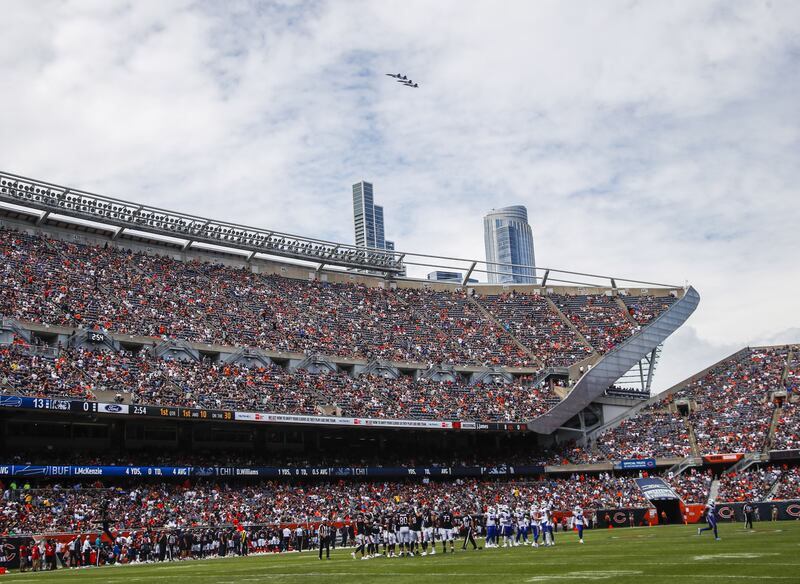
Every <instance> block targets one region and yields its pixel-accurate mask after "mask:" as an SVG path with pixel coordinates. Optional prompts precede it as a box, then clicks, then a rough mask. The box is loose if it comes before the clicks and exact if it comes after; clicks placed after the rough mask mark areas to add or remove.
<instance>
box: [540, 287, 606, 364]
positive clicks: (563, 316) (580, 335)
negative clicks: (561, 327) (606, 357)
mask: <svg viewBox="0 0 800 584" xmlns="http://www.w3.org/2000/svg"><path fill="white" fill-rule="evenodd" d="M544 298H545V300H547V304H549V305H550V310H552V311H553V312H555V313H556V314H557V315H558V316H559V318H561V321H562V322H563V323H564V324H566V325H567V326H568V327H569V328H570V329H572V332H573V333H575V335H577V337H578V338H579V339H580V340H581V342H582V343H583V344H584V345H586V346H587V347H588V348H589V349H590V350H591V351H592V354H591V357H597V356H598V353H597V351H595V350H594V347H593V346H592V345H591V343H590V342H589V341H587V340H586V337H584V336H583V333H582V332H581V331H579V330H578V327H576V326H575V325H574V324H573V323H572V321H571V320H570V319H569V318H567V315H566V314H564V313H563V312H561V309H559V308H558V306H556V303H555V302H553V300H552V299H551V298H550V297H549V296H545V297H544Z"/></svg>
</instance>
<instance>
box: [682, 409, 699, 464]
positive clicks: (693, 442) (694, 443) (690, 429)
mask: <svg viewBox="0 0 800 584" xmlns="http://www.w3.org/2000/svg"><path fill="white" fill-rule="evenodd" d="M683 421H684V423H685V424H686V430H687V431H688V432H689V444H691V445H692V456H695V457H698V458H699V457H700V456H701V455H700V447H699V446H698V445H697V436H696V435H695V433H694V427H693V426H692V423H691V422H690V421H689V418H688V417H686V418H683Z"/></svg>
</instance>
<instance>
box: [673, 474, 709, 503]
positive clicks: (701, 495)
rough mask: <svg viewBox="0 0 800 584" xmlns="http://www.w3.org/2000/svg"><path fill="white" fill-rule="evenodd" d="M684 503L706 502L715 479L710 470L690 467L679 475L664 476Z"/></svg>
mask: <svg viewBox="0 0 800 584" xmlns="http://www.w3.org/2000/svg"><path fill="white" fill-rule="evenodd" d="M664 478H665V479H666V480H667V482H668V483H669V484H670V486H671V487H672V488H673V489H674V490H675V492H676V493H677V494H678V495H679V496H680V498H681V499H683V502H684V503H702V504H705V502H706V500H707V499H708V493H709V491H710V489H711V482H712V480H713V479H714V477H713V474H712V473H711V472H710V471H706V470H700V469H695V468H690V469H689V470H688V471H686V472H684V473H682V474H679V475H678V476H666V477H664Z"/></svg>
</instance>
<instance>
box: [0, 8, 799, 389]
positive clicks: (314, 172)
mask: <svg viewBox="0 0 800 584" xmlns="http://www.w3.org/2000/svg"><path fill="white" fill-rule="evenodd" d="M3 12H4V21H5V23H6V26H4V30H3V35H2V39H1V40H0V72H2V74H0V128H2V129H3V132H2V133H3V137H4V138H5V139H4V140H1V141H0V169H2V170H5V171H7V172H12V173H16V174H21V175H24V176H30V177H34V178H39V179H42V180H47V181H50V182H54V183H57V184H65V185H68V186H73V187H77V188H82V189H85V190H89V191H93V192H99V193H103V194H107V195H110V196H114V197H118V198H122V199H127V200H132V201H136V202H142V203H148V204H153V205H157V206H160V207H163V208H167V209H172V210H177V211H183V212H187V213H194V214H198V215H202V216H210V217H213V218H217V219H225V220H230V221H237V222H242V223H245V224H248V225H255V226H259V227H266V228H272V229H278V230H281V231H286V232H290V233H298V234H301V235H307V236H313V237H320V238H325V239H331V240H336V241H343V242H348V243H351V242H352V241H353V219H352V199H351V196H352V195H351V184H352V183H353V182H356V181H358V180H362V179H364V180H367V181H371V182H372V183H373V184H374V187H375V198H376V202H377V203H380V204H382V205H383V206H384V209H385V211H384V212H385V215H386V237H387V239H392V240H394V241H395V242H396V245H397V248H398V249H400V250H403V251H411V252H424V253H430V254H436V255H447V256H457V257H474V258H478V259H482V258H483V257H484V247H483V231H482V216H483V214H485V213H486V212H487V211H488V210H489V209H492V208H496V207H502V206H506V205H511V204H523V205H526V206H527V208H528V214H529V219H530V222H531V224H532V227H533V230H534V238H535V247H536V258H537V264H538V265H540V266H548V267H553V268H564V269H572V270H577V271H586V272H592V273H599V274H609V275H615V276H619V277H628V278H635V279H640V280H647V281H655V282H667V283H675V284H681V285H683V284H685V283H689V284H691V285H693V286H694V287H695V288H696V289H697V290H698V292H699V293H700V295H701V302H700V306H699V308H698V309H697V311H696V312H695V314H694V315H693V316H692V317H691V318H690V320H689V321H687V323H686V324H685V325H684V326H683V327H682V328H681V329H679V330H678V331H677V332H676V333H675V334H674V335H673V336H672V337H671V338H670V339H669V340H668V341H667V343H666V345H665V348H664V352H663V355H662V361H661V363H660V365H659V369H658V371H657V373H656V377H655V386H654V387H655V389H656V390H662V389H664V388H666V387H669V386H670V385H672V384H674V383H676V382H678V381H680V380H681V379H683V378H685V377H688V376H689V375H691V374H693V373H695V372H696V371H698V370H699V369H702V368H704V367H706V366H708V365H710V364H711V363H713V362H714V361H716V360H718V359H720V358H722V357H725V356H727V355H729V354H731V353H732V352H734V351H735V350H737V349H739V348H741V347H743V346H746V345H755V344H767V343H785V342H800V300H799V299H800V259H799V258H800V254H798V246H797V241H798V236H797V234H796V233H797V229H798V228H799V227H800V186H798V185H800V97H798V96H800V3H798V2H796V1H794V0H786V1H781V0H769V1H755V0H752V1H746V2H741V1H735V0H724V1H719V2H714V1H701V0H676V1H673V2H643V1H641V2H640V1H631V0H627V1H611V0H599V1H598V0H593V1H579V0H571V1H569V2H563V1H546V0H537V1H536V2H529V1H520V2H513V1H507V2H502V3H498V2H490V1H486V2H484V1H477V0H458V1H443V0H441V1H440V0H427V1H419V2H417V1H408V0H403V1H397V2H395V1H389V0H380V1H378V0H376V1H373V2H361V1H357V0H348V1H346V2H342V1H339V2H323V1H310V2H302V1H297V2H295V1H286V2H241V1H240V2H235V1H232V2H211V1H209V2H188V1H179V0H174V1H165V0H158V1H150V0H137V1H135V2H116V1H111V0H81V1H55V0H51V1H48V0H37V2H30V1H28V0H23V1H15V0H7V1H6V2H4V3H3ZM397 72H402V73H405V74H406V75H408V76H409V77H411V78H412V79H414V80H415V81H417V82H418V83H419V85H420V87H419V88H418V89H409V88H406V87H403V86H401V85H399V84H397V83H395V82H394V81H393V80H392V79H391V78H389V77H387V76H386V75H385V73H397Z"/></svg>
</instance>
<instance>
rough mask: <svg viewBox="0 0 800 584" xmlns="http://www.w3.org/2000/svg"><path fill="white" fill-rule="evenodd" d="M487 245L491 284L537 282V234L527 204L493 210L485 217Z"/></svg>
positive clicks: (484, 225)
mask: <svg viewBox="0 0 800 584" xmlns="http://www.w3.org/2000/svg"><path fill="white" fill-rule="evenodd" d="M483 242H484V244H485V246H486V262H487V264H488V266H487V267H486V269H487V270H488V271H489V283H490V284H504V283H514V284H535V283H536V271H535V270H534V268H535V267H536V259H535V258H534V255H533V231H532V230H531V226H530V225H529V224H528V210H527V209H526V208H525V207H524V206H523V205H513V206H511V207H503V208H502V209H492V211H491V212H490V213H488V214H487V215H486V217H484V218H483ZM492 262H494V263H496V264H500V265H494V264H493V263H492ZM512 264H513V265H512ZM499 272H502V273H499Z"/></svg>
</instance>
